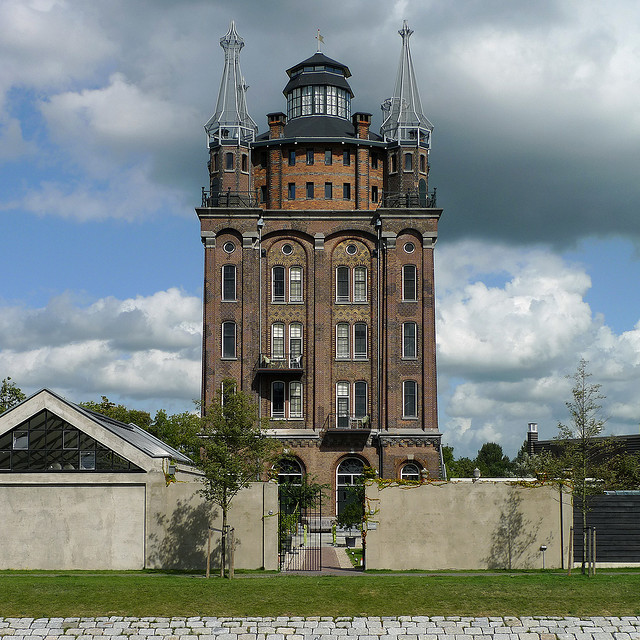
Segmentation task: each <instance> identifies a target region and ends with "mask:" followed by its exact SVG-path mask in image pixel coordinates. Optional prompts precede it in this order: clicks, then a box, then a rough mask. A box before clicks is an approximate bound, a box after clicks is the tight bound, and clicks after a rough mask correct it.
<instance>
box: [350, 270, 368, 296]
mask: <svg viewBox="0 0 640 640" xmlns="http://www.w3.org/2000/svg"><path fill="white" fill-rule="evenodd" d="M353 299H354V301H355V302H366V300H367V269H366V267H356V268H355V269H354V270H353Z"/></svg>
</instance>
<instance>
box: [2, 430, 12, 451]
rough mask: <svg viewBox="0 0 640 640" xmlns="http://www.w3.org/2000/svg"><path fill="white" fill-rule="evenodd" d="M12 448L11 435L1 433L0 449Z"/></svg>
mask: <svg viewBox="0 0 640 640" xmlns="http://www.w3.org/2000/svg"><path fill="white" fill-rule="evenodd" d="M12 447H13V433H11V431H9V433H3V434H2V435H1V436H0V449H11V448H12Z"/></svg>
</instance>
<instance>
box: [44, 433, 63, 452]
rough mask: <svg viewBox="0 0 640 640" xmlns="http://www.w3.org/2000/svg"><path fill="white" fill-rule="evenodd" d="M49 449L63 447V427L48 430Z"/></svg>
mask: <svg viewBox="0 0 640 640" xmlns="http://www.w3.org/2000/svg"><path fill="white" fill-rule="evenodd" d="M47 449H62V429H53V430H49V431H47Z"/></svg>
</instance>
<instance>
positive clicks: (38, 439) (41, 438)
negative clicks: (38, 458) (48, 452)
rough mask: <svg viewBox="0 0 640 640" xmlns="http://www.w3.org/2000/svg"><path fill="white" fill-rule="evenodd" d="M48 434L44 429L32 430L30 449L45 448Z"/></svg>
mask: <svg viewBox="0 0 640 640" xmlns="http://www.w3.org/2000/svg"><path fill="white" fill-rule="evenodd" d="M46 442H47V435H46V432H45V430H44V429H38V430H37V431H31V432H30V433H29V449H32V450H33V449H36V450H42V449H44V448H45V445H46Z"/></svg>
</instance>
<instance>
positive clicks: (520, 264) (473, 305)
mask: <svg viewBox="0 0 640 640" xmlns="http://www.w3.org/2000/svg"><path fill="white" fill-rule="evenodd" d="M438 277H439V283H441V285H442V286H440V295H439V298H438V306H437V309H438V311H437V336H438V371H439V376H440V380H439V385H440V388H439V391H440V429H441V430H442V431H443V432H444V434H445V440H446V441H447V442H448V443H449V444H452V445H453V446H454V447H456V449H457V450H460V451H461V452H463V453H465V454H468V455H473V454H475V451H476V450H477V449H478V448H479V447H480V446H481V445H482V444H483V443H484V442H486V441H489V440H491V441H495V442H499V443H500V444H502V445H503V447H504V448H505V450H508V451H509V452H510V453H511V454H512V455H513V454H514V453H515V451H516V450H517V449H518V447H519V446H520V444H521V443H522V441H523V439H524V437H525V434H526V427H527V423H528V422H538V423H539V424H540V432H541V437H543V438H551V437H553V436H554V435H555V434H556V426H557V423H558V422H559V421H563V420H566V419H567V411H566V407H565V402H566V401H567V400H568V399H569V398H570V390H571V381H570V380H568V379H567V375H570V374H572V373H573V372H574V371H575V368H576V366H577V363H578V361H579V360H580V358H582V357H584V358H586V359H587V360H589V362H590V369H591V371H592V373H593V378H592V381H593V382H594V383H598V384H602V389H603V393H604V394H605V395H606V396H607V399H606V400H605V401H604V402H603V415H605V416H606V417H607V418H608V423H607V428H608V430H609V432H612V433H629V431H630V429H631V430H633V431H635V427H636V426H637V422H638V416H639V415H640V404H639V403H638V401H637V393H636V392H635V391H634V389H637V386H638V384H639V383H640V322H639V323H638V324H636V326H635V327H634V329H633V330H631V331H626V332H623V333H622V334H620V335H616V334H615V333H614V332H613V331H612V330H611V329H610V328H609V327H607V326H606V324H605V319H603V318H602V317H599V316H594V315H593V314H592V313H591V309H590V307H589V305H588V304H587V303H586V302H585V300H584V297H585V295H586V293H587V292H588V289H589V287H590V279H589V277H588V275H587V274H586V273H585V272H584V268H583V267H582V266H580V265H577V264H573V263H570V262H568V261H563V260H561V259H560V258H558V257H555V256H552V255H549V254H546V253H544V252H541V251H539V250H518V251H516V250H514V249H512V248H509V247H505V246H501V245H489V244H486V243H483V244H480V243H473V242H459V243H454V244H452V245H448V246H444V247H442V248H441V249H440V250H439V252H438ZM482 280H486V281H488V282H491V281H492V280H493V281H494V282H493V283H492V284H486V283H485V282H483V281H482ZM456 453H458V454H459V455H460V453H459V452H458V451H456Z"/></svg>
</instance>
